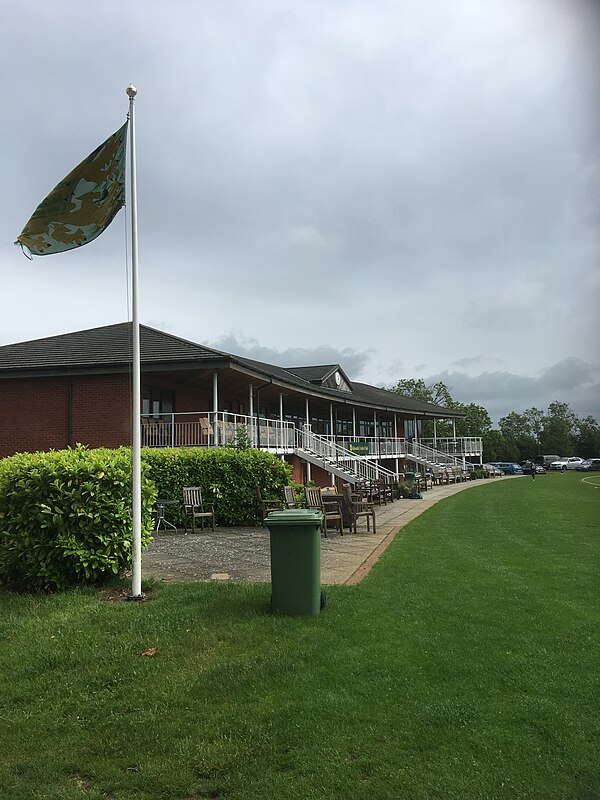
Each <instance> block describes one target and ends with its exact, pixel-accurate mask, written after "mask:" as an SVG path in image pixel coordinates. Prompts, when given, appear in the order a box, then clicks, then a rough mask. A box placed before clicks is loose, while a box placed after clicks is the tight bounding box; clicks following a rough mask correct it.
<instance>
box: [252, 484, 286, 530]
mask: <svg viewBox="0 0 600 800" xmlns="http://www.w3.org/2000/svg"><path fill="white" fill-rule="evenodd" d="M256 499H257V500H258V508H259V511H260V514H261V516H262V519H263V522H264V520H265V518H266V516H267V514H270V513H271V511H281V506H282V503H281V500H267V499H265V498H264V497H263V495H262V491H261V488H260V486H257V487H256Z"/></svg>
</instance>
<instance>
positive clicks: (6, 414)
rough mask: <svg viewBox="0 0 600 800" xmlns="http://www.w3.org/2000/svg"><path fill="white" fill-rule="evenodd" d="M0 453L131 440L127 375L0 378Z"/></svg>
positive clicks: (107, 444)
mask: <svg viewBox="0 0 600 800" xmlns="http://www.w3.org/2000/svg"><path fill="white" fill-rule="evenodd" d="M0 409H1V413H0V457H2V456H7V455H12V454H13V453H18V452H34V451H36V450H50V449H55V450H59V449H62V448H64V447H67V446H69V445H72V446H73V445H75V444H76V443H78V442H81V444H87V445H89V446H90V447H100V446H102V447H117V446H119V445H121V444H131V419H130V417H131V410H130V409H131V390H130V379H129V376H127V375H95V376H89V377H85V376H78V377H73V378H68V377H64V378H63V377H60V378H39V379H38V378H28V379H23V380H10V381H0Z"/></svg>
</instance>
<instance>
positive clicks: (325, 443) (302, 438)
mask: <svg viewBox="0 0 600 800" xmlns="http://www.w3.org/2000/svg"><path fill="white" fill-rule="evenodd" d="M296 444H297V447H298V448H299V449H300V450H304V451H306V452H309V453H311V452H312V453H314V454H315V455H316V456H317V457H318V458H320V459H322V460H323V461H325V462H329V463H331V464H336V465H338V466H341V467H342V468H343V469H345V470H347V471H348V472H349V473H351V474H353V475H354V476H355V477H357V478H359V479H360V480H379V479H381V478H384V479H385V480H388V481H390V480H395V478H396V474H395V473H394V472H392V471H391V470H389V469H387V468H386V467H382V466H380V465H379V464H377V463H375V462H374V461H370V460H369V459H364V458H363V459H358V458H357V457H356V454H355V453H353V452H352V451H350V450H346V448H345V447H341V446H340V445H339V444H336V442H333V441H332V440H331V439H328V438H326V437H325V436H320V435H319V434H317V433H313V432H312V431H311V430H310V428H309V427H308V426H307V425H304V427H303V428H302V429H301V430H300V429H296Z"/></svg>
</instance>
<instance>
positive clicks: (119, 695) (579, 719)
mask: <svg viewBox="0 0 600 800" xmlns="http://www.w3.org/2000/svg"><path fill="white" fill-rule="evenodd" d="M595 482H596V484H600V476H598V477H597V478H596V479H595ZM415 502H418V501H415ZM599 505H600V489H599V488H595V487H594V486H592V485H590V484H586V483H582V480H581V475H580V474H579V473H570V474H565V475H561V474H556V475H554V474H552V475H546V476H539V477H538V478H537V480H535V481H532V480H531V479H530V478H528V477H523V478H516V479H506V480H501V481H500V480H498V481H485V482H483V481H482V482H480V483H479V484H478V485H477V486H476V487H473V488H472V489H469V490H468V491H465V492H462V493H460V494H457V495H455V496H453V497H450V498H448V499H447V500H444V501H443V502H441V503H439V504H438V505H436V506H435V507H433V508H432V509H430V510H429V511H427V512H425V513H424V514H423V515H422V516H420V517H419V518H418V519H416V520H415V521H414V522H412V523H411V524H410V525H408V526H407V527H406V528H404V529H403V530H402V532H401V534H399V535H398V537H397V538H396V539H395V541H394V542H393V543H392V545H391V546H390V548H389V549H388V550H387V551H386V553H385V554H384V556H383V558H382V559H381V561H380V562H378V564H377V565H376V566H375V568H374V570H373V571H372V572H371V574H370V575H369V576H368V577H367V578H366V579H365V580H364V581H363V582H362V583H361V584H359V585H358V586H354V587H329V588H328V590H327V594H328V605H327V608H326V609H325V611H324V612H323V613H322V614H321V615H320V616H319V617H318V618H314V619H313V618H285V617H276V616H273V615H271V614H269V612H268V600H269V595H270V587H269V586H268V585H265V584H262V585H256V586H244V585H231V584H221V583H197V584H187V585H185V584H180V585H172V586H162V585H161V586H154V587H151V590H150V592H149V599H148V600H147V602H145V603H142V604H138V603H126V602H120V601H112V600H107V599H106V595H104V594H102V593H97V592H92V591H86V592H71V593H67V594H63V595H56V596H50V597H46V596H30V595H28V596H16V595H10V594H0V614H1V622H0V675H1V676H2V681H1V683H0V742H1V743H2V746H1V748H0V798H2V800H5V799H6V800H35V798H43V799H44V800H59V799H60V800H76V799H78V800H81V798H88V799H92V800H96V799H97V798H110V800H160V799H161V798H173V799H174V800H201V799H203V798H227V800H234V799H235V800H261V799H264V800H273V799H274V798H277V799H278V800H287V799H288V798H290V799H291V798H301V799H302V800H310V799H312V798H314V799H315V800H317V799H319V800H321V799H323V800H324V799H325V798H353V799H356V800H360V799H361V798H365V799H366V798H368V800H378V799H379V798H381V799H382V800H383V799H384V798H385V800H389V799H390V798H402V799H403V798H406V800H434V799H437V798H440V800H441V799H442V798H443V799H444V800H449V799H450V798H459V799H460V800H471V799H472V800H493V799H494V798H498V799H499V800H503V799H504V798H518V800H524V799H525V798H534V799H535V800H597V798H600V769H599V766H598V765H599V757H598V754H599V753H600V727H599V725H598V720H599V719H600V692H599V691H598V664H599V661H600V658H599V656H600V631H599V624H598V623H599V619H600V613H599V612H600V593H599V591H598V566H599V564H600V559H599V558H598V555H599V553H598V551H599V544H598V516H599V515H598V510H599ZM149 648H156V651H155V653H154V655H142V654H143V653H144V652H146V651H148V649H149ZM151 652H152V651H151Z"/></svg>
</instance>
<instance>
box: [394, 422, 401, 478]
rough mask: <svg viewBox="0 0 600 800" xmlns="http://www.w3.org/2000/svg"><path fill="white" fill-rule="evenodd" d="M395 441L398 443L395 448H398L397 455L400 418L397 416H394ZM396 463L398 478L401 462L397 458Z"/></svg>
mask: <svg viewBox="0 0 600 800" xmlns="http://www.w3.org/2000/svg"><path fill="white" fill-rule="evenodd" d="M394 441H395V442H396V444H395V445H394V447H395V448H396V453H397V452H398V417H397V416H396V414H394ZM394 463H395V466H396V477H398V474H399V473H400V461H399V460H398V459H397V458H396V459H395V461H394Z"/></svg>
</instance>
